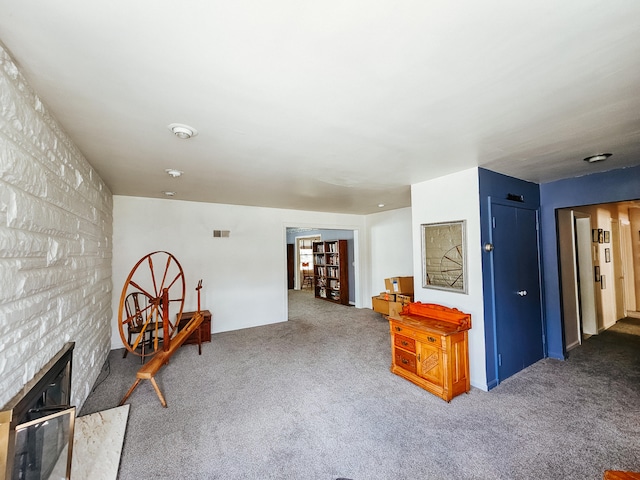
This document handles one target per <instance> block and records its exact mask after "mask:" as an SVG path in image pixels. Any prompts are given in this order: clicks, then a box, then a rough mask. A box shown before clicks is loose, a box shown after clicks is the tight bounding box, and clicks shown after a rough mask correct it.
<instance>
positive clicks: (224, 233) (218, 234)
mask: <svg viewBox="0 0 640 480" xmlns="http://www.w3.org/2000/svg"><path fill="white" fill-rule="evenodd" d="M230 233H231V232H230V231H229V230H214V231H213V238H229V234H230Z"/></svg>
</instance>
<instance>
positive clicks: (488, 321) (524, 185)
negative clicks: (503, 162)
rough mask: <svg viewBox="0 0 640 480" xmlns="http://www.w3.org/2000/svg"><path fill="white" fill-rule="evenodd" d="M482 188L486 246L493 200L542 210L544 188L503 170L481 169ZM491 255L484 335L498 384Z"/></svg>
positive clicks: (486, 263) (490, 376) (486, 266)
mask: <svg viewBox="0 0 640 480" xmlns="http://www.w3.org/2000/svg"><path fill="white" fill-rule="evenodd" d="M478 181H479V187H480V236H481V240H482V245H484V244H485V243H491V202H492V201H493V202H498V203H500V204H502V205H514V206H517V207H523V206H524V207H527V208H531V209H538V208H539V206H540V189H539V186H538V185H537V184H535V183H531V182H526V181H524V180H520V179H517V178H513V177H508V176H506V175H502V174H500V173H496V172H492V171H490V170H485V169H484V168H479V169H478ZM509 193H511V194H517V195H523V197H524V202H515V201H510V200H507V194H509ZM492 279H493V275H492V262H491V254H490V253H488V252H485V251H484V249H483V251H482V284H483V298H484V319H485V320H484V322H485V324H484V335H485V352H486V372H487V387H488V388H489V389H491V388H493V387H495V386H496V385H498V365H497V355H496V328H495V303H494V299H495V292H494V288H493V281H492Z"/></svg>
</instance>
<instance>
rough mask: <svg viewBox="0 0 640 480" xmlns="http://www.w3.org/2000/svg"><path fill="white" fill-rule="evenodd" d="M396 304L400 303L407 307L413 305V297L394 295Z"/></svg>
mask: <svg viewBox="0 0 640 480" xmlns="http://www.w3.org/2000/svg"><path fill="white" fill-rule="evenodd" d="M396 302H398V303H401V304H402V305H409V304H410V303H413V295H405V294H404V293H398V294H397V295H396Z"/></svg>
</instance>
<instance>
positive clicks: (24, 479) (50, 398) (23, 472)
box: [0, 342, 75, 480]
mask: <svg viewBox="0 0 640 480" xmlns="http://www.w3.org/2000/svg"><path fill="white" fill-rule="evenodd" d="M74 346H75V343H73V342H69V343H66V344H65V346H64V347H63V348H62V349H61V350H60V351H59V352H58V353H57V354H56V355H55V356H54V357H53V358H52V359H51V360H50V361H49V362H48V363H47V364H46V365H45V366H44V367H43V368H42V369H41V370H40V371H39V372H38V374H37V375H36V376H35V377H34V378H33V379H32V380H31V381H29V383H27V384H26V385H25V386H24V387H23V388H22V390H21V391H20V392H19V393H18V394H17V395H16V396H15V397H14V398H13V399H11V401H10V402H9V403H7V405H5V406H4V408H3V409H2V410H3V411H2V412H0V474H4V478H6V479H11V480H34V479H38V480H40V479H58V478H69V474H70V471H71V453H72V447H73V426H74V420H75V407H72V406H71V405H70V402H71V365H72V357H73V348H74ZM0 478H1V477H0Z"/></svg>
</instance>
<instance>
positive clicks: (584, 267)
mask: <svg viewBox="0 0 640 480" xmlns="http://www.w3.org/2000/svg"><path fill="white" fill-rule="evenodd" d="M573 216H574V219H575V239H576V240H575V245H576V260H577V266H578V285H577V286H576V287H577V289H578V298H579V317H580V322H581V324H582V334H583V335H597V334H598V315H597V310H596V297H595V291H594V278H593V275H594V266H593V265H594V264H593V253H592V251H593V249H592V238H591V216H590V215H586V214H583V213H580V212H573Z"/></svg>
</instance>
